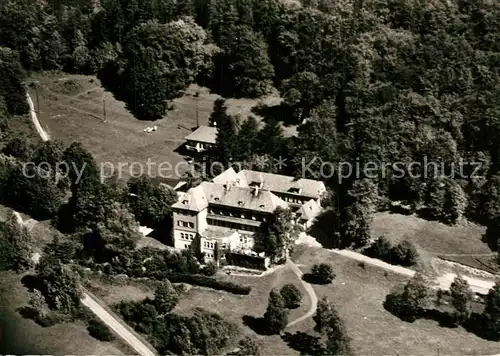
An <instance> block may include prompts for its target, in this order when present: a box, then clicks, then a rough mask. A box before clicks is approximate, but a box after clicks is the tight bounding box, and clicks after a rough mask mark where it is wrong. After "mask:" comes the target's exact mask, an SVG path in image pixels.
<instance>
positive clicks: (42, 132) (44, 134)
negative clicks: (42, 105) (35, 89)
mask: <svg viewBox="0 0 500 356" xmlns="http://www.w3.org/2000/svg"><path fill="white" fill-rule="evenodd" d="M26 100H28V105H29V107H30V116H31V121H32V122H33V125H35V129H36V131H37V132H38V134H39V135H40V138H41V139H42V140H43V141H48V140H49V139H50V137H49V134H48V133H47V132H46V131H45V130H44V129H43V127H42V125H40V121H38V117H37V116H36V111H35V105H34V104H33V100H31V96H30V94H29V93H28V91H27V90H26Z"/></svg>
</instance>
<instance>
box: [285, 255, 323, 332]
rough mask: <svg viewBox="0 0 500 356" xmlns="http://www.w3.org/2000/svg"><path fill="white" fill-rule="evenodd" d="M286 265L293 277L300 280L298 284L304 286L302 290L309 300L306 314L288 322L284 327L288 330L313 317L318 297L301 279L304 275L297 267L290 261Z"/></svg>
mask: <svg viewBox="0 0 500 356" xmlns="http://www.w3.org/2000/svg"><path fill="white" fill-rule="evenodd" d="M286 263H287V264H288V265H289V266H290V268H291V269H292V271H293V273H295V275H296V276H297V277H298V278H299V279H300V282H301V283H302V285H303V286H304V289H305V290H306V292H307V294H309V298H310V299H311V308H309V310H308V311H307V313H305V314H304V315H302V316H301V317H299V318H297V319H295V320H293V321H291V322H289V323H288V325H287V326H286V327H287V328H289V327H291V326H294V325H295V324H297V323H300V322H301V321H302V320H305V319H307V318H309V317H311V316H313V315H314V313H316V309H317V307H318V296H317V295H316V292H315V291H314V289H313V287H312V286H311V285H310V284H309V283H307V282H306V281H304V280H303V279H302V276H303V275H304V274H303V273H302V271H301V270H300V269H299V267H298V266H297V265H296V264H295V263H294V262H293V261H292V260H290V259H288V260H287V261H286Z"/></svg>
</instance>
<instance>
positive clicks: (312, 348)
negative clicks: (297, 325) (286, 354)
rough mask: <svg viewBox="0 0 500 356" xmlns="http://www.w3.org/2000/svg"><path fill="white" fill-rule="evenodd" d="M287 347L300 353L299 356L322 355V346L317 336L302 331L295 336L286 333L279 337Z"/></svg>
mask: <svg viewBox="0 0 500 356" xmlns="http://www.w3.org/2000/svg"><path fill="white" fill-rule="evenodd" d="M281 338H282V340H283V341H285V342H286V343H287V345H288V346H289V347H290V348H292V349H294V350H296V351H298V352H300V354H301V355H321V354H323V352H322V351H323V345H322V343H321V339H320V338H319V337H318V336H313V335H309V334H307V333H305V332H302V331H297V332H296V333H295V334H292V333H289V332H286V333H285V334H284V335H282V336H281Z"/></svg>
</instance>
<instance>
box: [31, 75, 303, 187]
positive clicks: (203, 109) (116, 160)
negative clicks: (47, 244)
mask: <svg viewBox="0 0 500 356" xmlns="http://www.w3.org/2000/svg"><path fill="white" fill-rule="evenodd" d="M31 80H32V81H33V82H36V86H35V85H33V86H32V87H31V88H30V94H31V95H32V97H33V100H34V102H35V108H39V111H40V112H39V115H38V117H39V120H40V122H41V125H42V126H43V127H44V128H45V129H46V131H47V132H48V133H49V135H50V137H51V138H52V139H58V140H60V141H63V142H65V143H68V144H69V143H71V142H73V141H80V142H81V143H82V144H83V145H84V147H86V148H87V149H88V150H90V152H92V154H93V155H94V157H95V158H96V160H97V161H98V162H99V163H101V164H103V165H105V167H111V164H112V165H113V166H114V167H115V169H114V171H115V172H116V173H118V174H120V176H121V178H123V179H128V178H129V177H130V176H131V175H136V174H140V173H141V172H142V173H144V174H149V175H151V176H157V173H158V166H159V165H160V164H161V163H163V162H166V163H164V165H163V171H162V176H163V177H165V178H170V177H179V176H182V174H183V173H184V172H185V171H186V170H187V169H188V168H187V165H186V164H185V163H186V162H185V159H184V157H183V156H182V155H181V154H180V153H178V152H177V151H178V149H179V148H180V147H181V146H182V145H183V143H184V142H185V141H184V137H185V136H187V135H188V134H189V133H190V132H191V130H192V129H194V128H195V127H196V126H197V116H198V119H199V124H200V125H208V118H209V116H210V114H211V112H212V108H213V103H214V101H215V100H216V99H217V98H219V96H218V95H215V94H211V93H209V91H208V89H206V88H202V87H198V86H195V85H193V86H191V87H189V88H188V90H187V91H186V93H185V95H184V96H183V97H181V98H178V99H176V100H174V102H173V109H172V110H170V111H168V113H167V115H166V116H165V117H164V118H163V119H161V120H157V121H139V120H137V119H135V118H134V116H133V115H132V114H130V113H129V112H128V110H127V109H126V107H125V104H124V103H123V102H120V101H117V100H116V99H114V97H113V95H112V94H111V93H109V92H106V91H104V89H103V88H102V87H101V86H100V83H99V81H98V80H97V79H96V78H95V77H91V76H78V75H65V76H62V75H53V74H39V75H36V76H34V77H33V78H31ZM197 93H199V94H198V95H197ZM196 95H197V96H196ZM37 98H38V99H37ZM259 102H262V103H265V104H266V105H275V104H278V103H279V98H277V97H275V96H274V97H273V96H272V97H269V98H264V99H262V100H249V99H229V100H228V101H227V104H228V112H229V113H230V114H232V115H237V116H240V117H241V118H245V117H246V116H248V114H249V113H250V112H251V108H252V107H254V106H255V105H257V104H258V103H259ZM197 108H198V109H197ZM197 111H198V115H197ZM104 112H105V113H106V114H105V117H106V120H104ZM258 118H259V117H258ZM148 126H157V127H158V131H156V132H152V133H149V134H147V133H144V132H143V130H144V129H145V128H146V127H148ZM285 129H286V134H288V135H292V134H295V132H296V130H295V128H294V127H287V128H285ZM148 160H149V161H150V162H152V163H150V165H149V166H150V167H151V168H150V171H148V165H147V162H148ZM106 162H109V164H106ZM181 162H182V163H181ZM120 163H121V167H120V166H119V164H120ZM179 163H181V164H180V165H179ZM175 167H178V168H177V169H176V168H175ZM111 171H112V170H111V169H110V168H109V169H108V170H106V173H107V174H110V173H111Z"/></svg>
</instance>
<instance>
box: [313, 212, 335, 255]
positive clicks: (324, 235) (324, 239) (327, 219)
mask: <svg viewBox="0 0 500 356" xmlns="http://www.w3.org/2000/svg"><path fill="white" fill-rule="evenodd" d="M332 221H335V220H334V212H333V211H331V210H326V211H324V212H323V213H321V214H320V215H319V216H318V217H317V218H316V220H315V222H314V224H313V225H312V226H311V227H310V228H309V231H308V233H309V235H310V236H312V237H314V238H315V239H316V241H318V242H319V243H320V244H321V246H322V247H323V248H327V249H330V248H336V247H337V243H336V241H335V237H334V235H333V232H334V231H333V230H332Z"/></svg>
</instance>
